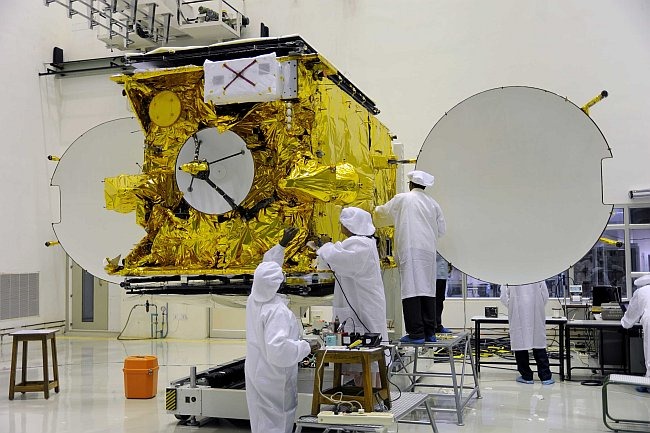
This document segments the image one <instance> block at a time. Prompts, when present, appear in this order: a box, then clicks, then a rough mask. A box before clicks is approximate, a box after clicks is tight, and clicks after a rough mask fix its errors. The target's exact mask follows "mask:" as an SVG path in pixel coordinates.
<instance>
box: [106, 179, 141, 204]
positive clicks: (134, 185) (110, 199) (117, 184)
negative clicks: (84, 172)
mask: <svg viewBox="0 0 650 433" xmlns="http://www.w3.org/2000/svg"><path fill="white" fill-rule="evenodd" d="M146 181H147V176H146V175H140V174H121V175H119V176H116V177H109V178H106V179H104V200H105V202H106V209H107V210H114V211H116V212H120V213H129V212H133V211H134V210H135V209H136V208H137V205H138V197H137V196H136V194H135V193H136V191H137V190H138V189H139V188H140V187H141V185H142V184H143V183H145V182H146Z"/></svg>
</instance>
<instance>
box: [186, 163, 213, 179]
mask: <svg viewBox="0 0 650 433" xmlns="http://www.w3.org/2000/svg"><path fill="white" fill-rule="evenodd" d="M179 168H180V169H181V170H182V171H184V172H185V173H189V174H193V175H195V176H196V175H197V174H199V173H201V172H202V171H208V169H209V168H210V166H209V165H208V162H207V161H192V162H186V163H185V164H183V165H181V166H180V167H179Z"/></svg>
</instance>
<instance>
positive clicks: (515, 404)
mask: <svg viewBox="0 0 650 433" xmlns="http://www.w3.org/2000/svg"><path fill="white" fill-rule="evenodd" d="M8 340H10V338H5V342H4V344H2V345H0V392H1V393H2V394H0V433H41V432H43V433H46V432H56V433H95V432H111V433H119V432H129V433H148V432H157V433H161V432H196V431H198V432H200V433H210V432H245V431H250V428H249V427H248V426H247V425H246V424H245V423H242V422H238V423H234V424H233V423H229V422H227V421H224V420H210V421H209V422H207V423H206V424H205V425H203V426H202V427H200V428H198V429H197V428H196V427H187V426H182V425H179V424H178V421H177V420H176V419H175V418H174V417H173V416H171V415H168V414H166V413H165V411H164V388H165V386H166V385H167V384H168V383H169V382H171V381H172V380H175V379H178V378H180V377H182V376H187V375H188V374H189V367H190V366H192V365H196V366H197V368H198V369H199V370H202V369H205V368H208V367H211V366H214V365H216V364H220V363H223V362H226V361H228V360H231V359H234V358H238V357H242V356H244V353H245V344H244V342H243V341H241V340H214V339H211V340H202V341H180V340H156V341H117V340H116V339H115V338H114V337H113V338H95V337H76V336H75V337H73V336H65V335H60V336H58V337H57V347H58V356H59V375H60V383H61V392H60V393H59V394H55V393H54V392H53V391H52V394H51V396H50V398H49V399H48V400H45V399H44V398H43V394H42V393H26V394H24V395H21V394H16V397H15V400H13V401H10V400H9V399H8V398H7V395H8V389H9V367H10V362H11V344H7V343H8ZM147 354H152V355H155V356H157V357H158V363H159V365H160V371H159V376H158V394H157V396H156V397H155V398H152V399H147V400H133V399H128V400H127V399H126V398H125V397H124V389H123V379H124V376H123V372H122V367H123V362H124V358H126V357H127V356H132V355H147ZM41 360H42V358H41V354H40V350H39V348H38V346H37V344H36V343H30V350H29V362H28V365H29V370H28V373H29V375H28V379H37V378H39V377H41V376H40V375H41V369H40V368H39V367H40V366H41V365H42V364H41V362H42V361H41ZM19 364H20V363H19ZM481 374H482V378H481V382H480V384H481V391H482V394H483V398H482V399H480V400H478V399H474V400H472V401H471V402H470V403H469V406H468V408H467V409H466V411H465V425H464V426H458V425H456V424H455V417H454V416H452V414H449V413H438V414H436V419H437V423H438V428H439V430H440V432H441V433H445V432H473V431H477V432H478V431H480V432H485V433H489V432H525V433H535V432H578V431H580V432H604V431H609V430H607V429H606V428H605V426H604V425H603V422H602V409H601V394H600V393H601V388H600V387H588V386H584V385H581V384H580V382H577V381H576V382H560V381H559V378H558V377H556V380H558V382H557V383H556V384H555V385H552V386H542V385H541V384H539V383H536V384H535V385H522V384H518V383H516V382H515V381H514V378H515V376H516V373H515V372H513V371H504V370H497V369H491V368H482V371H481ZM612 391H613V392H612V397H610V404H611V405H612V406H613V409H614V410H613V411H614V413H616V414H617V415H625V414H627V415H628V417H633V418H645V419H650V394H640V393H637V392H635V391H634V389H633V388H630V387H626V388H623V387H620V388H616V389H612ZM399 431H400V432H404V433H407V432H430V431H431V428H430V427H425V426H414V425H400V427H399Z"/></svg>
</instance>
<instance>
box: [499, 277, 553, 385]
mask: <svg viewBox="0 0 650 433" xmlns="http://www.w3.org/2000/svg"><path fill="white" fill-rule="evenodd" d="M501 302H502V303H503V305H505V306H506V307H508V326H509V328H510V348H511V349H512V351H513V352H514V353H515V360H516V362H517V370H518V371H519V374H521V376H519V377H517V379H516V380H517V382H520V383H527V384H532V383H534V381H533V371H532V370H531V369H530V364H529V357H528V351H529V350H531V349H532V350H533V356H534V357H535V363H536V364H537V376H538V377H539V380H541V381H542V384H544V385H552V384H553V383H555V380H553V374H552V373H551V369H550V367H549V361H548V353H546V313H545V310H544V306H545V305H546V303H547V302H548V288H547V287H546V283H545V282H540V283H533V284H524V285H522V286H501Z"/></svg>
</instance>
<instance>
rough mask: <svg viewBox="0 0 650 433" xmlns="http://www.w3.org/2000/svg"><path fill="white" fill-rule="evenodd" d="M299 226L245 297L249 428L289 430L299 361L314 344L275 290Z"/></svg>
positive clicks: (258, 432) (269, 432)
mask: <svg viewBox="0 0 650 433" xmlns="http://www.w3.org/2000/svg"><path fill="white" fill-rule="evenodd" d="M296 233H297V229H295V228H291V229H286V230H285V233H284V236H283V237H282V240H281V241H280V244H279V245H276V246H275V247H273V248H271V249H270V250H269V251H268V252H267V253H266V254H264V261H263V262H262V263H260V265H259V266H258V267H257V269H255V274H254V276H253V287H252V290H251V294H250V296H249V297H248V300H247V302H246V361H245V373H246V402H247V403H248V413H249V416H250V421H251V432H253V433H291V431H292V429H293V423H294V419H295V415H296V407H297V405H298V362H300V361H301V360H302V359H304V358H305V357H306V356H307V355H309V353H310V352H311V351H312V350H315V349H316V348H317V347H316V345H317V344H318V343H315V344H313V345H310V343H308V342H307V341H304V340H301V339H300V335H301V329H300V327H299V325H298V321H297V319H296V316H294V314H293V313H292V312H291V310H289V308H288V307H287V300H286V298H285V297H283V296H282V295H278V294H277V291H278V289H279V288H280V284H281V283H282V281H283V280H284V274H283V273H282V262H283V261H284V249H285V247H286V246H287V244H288V243H289V241H291V239H293V237H294V236H295V235H296Z"/></svg>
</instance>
